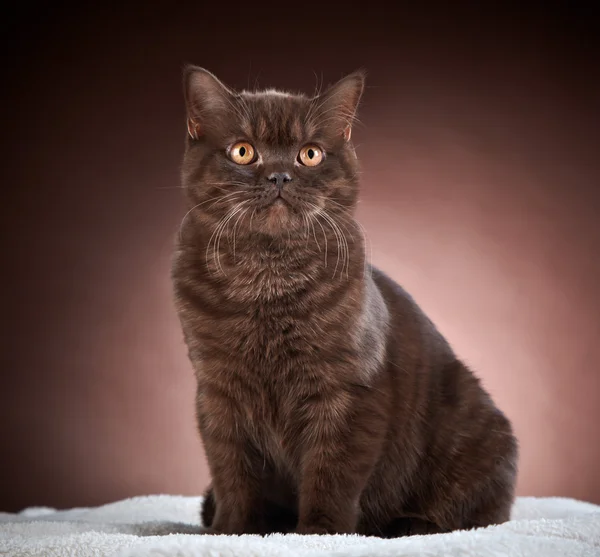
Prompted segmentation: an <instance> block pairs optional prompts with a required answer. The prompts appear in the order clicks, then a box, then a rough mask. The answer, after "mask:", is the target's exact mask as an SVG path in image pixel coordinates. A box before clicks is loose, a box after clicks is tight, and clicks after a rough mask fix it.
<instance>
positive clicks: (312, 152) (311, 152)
mask: <svg viewBox="0 0 600 557" xmlns="http://www.w3.org/2000/svg"><path fill="white" fill-rule="evenodd" d="M307 154H308V158H309V159H312V158H313V157H314V156H315V152H314V151H313V150H312V149H309V150H308V153H307Z"/></svg>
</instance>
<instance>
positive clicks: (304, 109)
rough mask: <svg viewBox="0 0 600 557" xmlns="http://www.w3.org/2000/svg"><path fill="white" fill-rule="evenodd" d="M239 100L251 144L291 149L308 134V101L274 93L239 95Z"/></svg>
mask: <svg viewBox="0 0 600 557" xmlns="http://www.w3.org/2000/svg"><path fill="white" fill-rule="evenodd" d="M240 97H241V99H240V100H241V101H242V104H243V109H244V110H242V114H243V120H244V122H243V124H244V128H245V130H246V132H247V133H249V134H250V135H251V137H252V138H253V139H254V140H255V141H258V142H261V143H265V144H272V145H279V146H285V145H290V146H292V145H297V144H298V143H300V142H302V141H304V140H305V139H306V137H307V135H309V134H310V131H311V121H310V118H309V117H310V109H311V101H310V100H309V99H308V98H306V97H304V96H302V95H295V94H291V93H286V92H282V91H277V90H268V91H262V92H258V93H248V92H243V93H242V94H241V95H240Z"/></svg>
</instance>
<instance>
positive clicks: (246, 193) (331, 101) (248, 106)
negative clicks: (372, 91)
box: [182, 66, 364, 236]
mask: <svg viewBox="0 0 600 557" xmlns="http://www.w3.org/2000/svg"><path fill="white" fill-rule="evenodd" d="M363 87H364V74H363V72H356V73H353V74H350V75H348V76H346V77H345V78H343V79H341V80H340V81H338V82H337V83H336V84H335V85H333V86H331V87H329V88H328V89H327V90H326V91H325V92H323V93H321V94H317V95H316V96H314V97H311V98H309V97H306V96H304V95H297V94H289V93H282V92H278V91H273V90H270V91H262V92H246V91H241V92H236V91H233V90H231V89H229V88H228V87H226V86H225V85H224V84H223V83H221V82H220V81H219V80H218V79H217V78H216V77H215V76H214V75H213V74H212V73H210V72H208V71H206V70H204V69H202V68H198V67H195V66H188V67H187V68H186V69H185V72H184V92H185V99H186V107H187V125H188V138H187V147H186V152H185V157H184V163H183V171H182V182H183V187H184V188H185V190H186V192H187V194H188V195H189V198H190V201H191V203H192V204H193V205H196V208H195V209H194V213H196V214H198V215H201V216H202V217H203V218H202V219H201V222H204V223H207V224H212V225H213V226H219V223H220V222H221V223H226V222H229V223H230V224H231V226H233V223H235V225H236V229H237V230H236V233H238V234H244V233H246V234H252V233H262V234H267V235H270V236H283V235H285V236H289V234H290V232H292V231H293V232H296V233H297V232H301V231H303V232H304V233H308V230H309V228H310V227H314V226H316V225H315V220H317V222H318V223H320V224H321V225H324V224H325V225H326V223H327V219H328V218H335V216H336V215H345V216H346V217H347V216H349V215H351V214H352V212H353V210H354V207H355V205H356V199H357V194H358V177H357V174H358V161H357V159H356V154H355V152H354V148H353V146H352V143H351V141H350V136H351V130H352V124H353V122H354V119H355V114H356V109H357V105H358V102H359V100H360V97H361V94H362V91H363ZM228 219H229V220H228Z"/></svg>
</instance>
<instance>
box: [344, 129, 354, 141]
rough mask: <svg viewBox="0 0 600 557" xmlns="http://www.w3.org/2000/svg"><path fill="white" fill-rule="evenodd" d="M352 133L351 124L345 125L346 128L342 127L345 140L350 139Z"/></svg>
mask: <svg viewBox="0 0 600 557" xmlns="http://www.w3.org/2000/svg"><path fill="white" fill-rule="evenodd" d="M351 135H352V127H351V126H346V128H345V129H344V139H345V140H346V141H350V136H351Z"/></svg>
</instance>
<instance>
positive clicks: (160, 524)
mask: <svg viewBox="0 0 600 557" xmlns="http://www.w3.org/2000/svg"><path fill="white" fill-rule="evenodd" d="M200 501H201V499H200V498H199V497H179V496H170V495H153V496H148V497H134V498H132V499H126V500H124V501H119V502H116V503H112V504H109V505H104V506H101V507H95V508H76V509H70V510H66V511H56V510H54V509H50V508H39V507H36V508H30V509H26V510H24V511H22V512H21V513H19V514H8V513H0V555H2V556H10V557H31V556H36V557H37V556H40V557H42V556H43V557H52V556H73V557H88V556H90V557H91V556H114V557H134V556H135V557H137V556H150V557H152V556H156V557H158V556H161V557H162V556H169V557H188V556H189V557H198V556H205V555H206V556H210V557H237V556H248V557H254V556H256V557H258V556H261V557H275V556H277V557H280V556H281V557H284V556H286V557H293V556H299V557H300V556H301V557H326V556H327V557H330V556H336V557H342V556H348V557H359V556H360V557H367V556H369V557H371V556H383V557H406V556H417V555H418V556H422V557H437V556H444V557H452V556H461V557H470V556H484V557H488V556H489V557H492V556H494V557H496V556H505V555H506V556H508V555H510V556H519V557H520V556H529V555H531V556H535V557H554V556H556V557H559V556H560V557H564V556H581V557H584V556H585V557H588V556H589V557H592V556H594V557H600V507H599V506H596V505H592V504H590V503H584V502H582V501H576V500H573V499H564V498H534V497H521V498H518V499H517V501H516V503H515V506H514V508H513V515H512V519H511V521H510V522H507V523H506V524H502V525H499V526H493V527H489V528H485V529H479V530H473V531H462V532H452V533H450V534H437V535H430V536H410V537H405V538H399V539H393V540H383V539H379V538H365V537H361V536H298V535H285V536H284V535H272V536H267V537H264V538H263V537H260V536H209V535H198V534H197V532H198V529H199V513H198V509H199V505H200Z"/></svg>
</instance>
